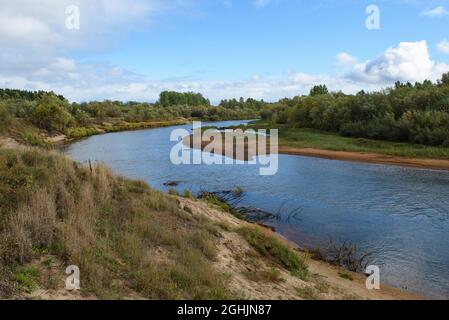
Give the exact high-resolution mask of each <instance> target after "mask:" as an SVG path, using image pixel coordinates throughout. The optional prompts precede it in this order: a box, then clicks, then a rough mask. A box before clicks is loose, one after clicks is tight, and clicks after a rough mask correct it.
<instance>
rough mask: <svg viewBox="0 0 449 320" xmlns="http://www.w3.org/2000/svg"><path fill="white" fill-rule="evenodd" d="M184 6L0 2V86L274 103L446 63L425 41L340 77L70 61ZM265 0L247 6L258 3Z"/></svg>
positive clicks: (79, 97)
mask: <svg viewBox="0 0 449 320" xmlns="http://www.w3.org/2000/svg"><path fill="white" fill-rule="evenodd" d="M186 1H187V0H173V1H166V0H163V1H162V0H58V1H55V0H41V1H39V2H38V1H34V0H15V1H9V0H0V7H1V8H2V10H1V12H0V48H1V50H0V87H9V88H22V89H28V90H53V91H56V92H59V93H61V94H63V95H65V96H66V97H67V98H69V99H70V100H71V101H86V100H94V99H97V100H103V99H117V100H135V101H154V100H156V99H157V97H158V95H159V93H160V91H163V90H176V91H200V92H203V93H204V94H205V95H206V96H207V97H208V98H210V99H211V100H212V101H214V102H218V101H219V100H220V99H223V98H234V97H240V96H242V97H245V98H248V97H253V98H258V99H265V100H267V101H275V100H277V99H280V98H284V97H287V96H294V95H299V94H305V93H308V92H309V90H310V88H311V87H312V86H314V85H317V84H326V85H327V86H328V87H329V89H330V90H333V91H338V90H343V91H344V92H347V93H355V92H357V91H360V90H362V89H363V90H366V91H371V90H377V89H380V88H384V87H386V86H388V85H391V84H392V83H393V82H394V81H396V80H402V81H422V80H424V79H432V80H434V79H437V78H439V77H440V76H441V74H442V73H443V72H445V71H448V70H449V67H448V66H447V65H446V64H443V63H438V62H436V61H433V60H432V59H431V58H430V55H429V52H428V47H427V43H426V42H425V41H421V42H410V43H407V42H404V43H400V44H399V45H398V46H396V47H391V48H389V49H387V50H386V51H385V53H384V54H382V55H381V56H380V57H377V58H375V59H372V60H369V61H366V62H364V63H361V62H359V60H358V59H357V58H356V57H354V56H352V55H351V54H349V53H346V52H343V53H340V54H338V55H337V62H338V64H339V65H340V66H343V67H344V68H345V71H346V73H345V74H344V75H343V76H334V75H330V74H305V73H301V72H291V73H288V74H278V75H271V76H260V75H254V76H252V77H251V76H248V78H247V79H242V80H239V81H219V80H214V81H212V80H207V79H189V78H185V79H179V78H178V79H168V80H158V79H150V78H147V77H145V76H144V75H140V74H135V73H132V72H129V71H127V70H125V69H123V68H120V66H115V65H110V64H108V63H106V62H104V63H89V62H85V61H82V60H79V59H76V58H74V57H72V56H71V52H72V50H73V49H76V50H77V51H78V52H79V51H81V52H82V51H83V50H87V51H88V52H91V50H97V49H98V48H97V47H102V46H111V45H114V42H115V41H120V36H121V33H122V32H127V31H133V30H134V29H136V28H140V27H142V26H145V27H146V26H150V25H151V23H152V22H153V21H152V19H156V18H157V16H158V15H159V14H161V13H163V12H166V11H167V10H171V9H173V8H175V7H176V6H182V5H185V3H186ZM251 1H253V0H251ZM273 1H275V0H273ZM277 1H279V0H277ZM226 2H227V0H226V1H225V2H223V3H226ZM269 2H271V1H266V0H265V1H263V0H261V1H256V2H253V3H254V4H255V5H259V6H263V5H267V4H269ZM229 3H231V2H230V0H229ZM69 4H75V5H79V7H80V10H81V29H80V30H79V31H76V32H74V31H71V30H67V29H66V28H65V18H66V15H65V8H66V6H67V5H69ZM446 44H447V41H446V42H444V41H443V42H441V43H440V45H439V46H438V47H439V48H440V50H443V51H444V48H446ZM261 71H263V70H261Z"/></svg>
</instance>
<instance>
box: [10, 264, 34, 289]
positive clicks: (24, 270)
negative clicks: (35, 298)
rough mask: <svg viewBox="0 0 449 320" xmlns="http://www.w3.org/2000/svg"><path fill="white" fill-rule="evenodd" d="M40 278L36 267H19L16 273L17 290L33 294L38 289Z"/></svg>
mask: <svg viewBox="0 0 449 320" xmlns="http://www.w3.org/2000/svg"><path fill="white" fill-rule="evenodd" d="M39 277H40V271H39V269H37V268H35V267H19V268H17V269H16V270H15V271H14V280H15V282H16V288H17V290H19V291H25V292H28V293H32V292H33V291H35V290H36V289H37V287H38V283H39Z"/></svg>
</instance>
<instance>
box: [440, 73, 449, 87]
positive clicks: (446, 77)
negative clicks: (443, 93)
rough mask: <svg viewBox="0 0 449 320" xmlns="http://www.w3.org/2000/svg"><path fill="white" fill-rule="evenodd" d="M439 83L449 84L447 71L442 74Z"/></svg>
mask: <svg viewBox="0 0 449 320" xmlns="http://www.w3.org/2000/svg"><path fill="white" fill-rule="evenodd" d="M441 84H442V85H443V86H449V72H447V73H445V74H443V76H442V78H441Z"/></svg>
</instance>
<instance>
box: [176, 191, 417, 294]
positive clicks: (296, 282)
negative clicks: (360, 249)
mask: <svg viewBox="0 0 449 320" xmlns="http://www.w3.org/2000/svg"><path fill="white" fill-rule="evenodd" d="M179 206H180V208H182V209H184V210H185V211H187V212H189V213H191V214H192V215H202V216H205V217H207V218H208V219H210V220H211V221H213V222H216V223H218V224H219V225H222V226H223V228H224V230H223V231H222V238H221V240H220V241H219V243H218V248H219V255H218V261H217V262H216V263H215V265H214V267H215V268H217V269H218V270H219V271H220V272H223V273H224V274H227V275H229V285H230V288H231V290H232V291H233V292H234V294H236V295H237V296H240V297H242V298H245V299H256V300H263V299H275V300H281V299H284V300H303V299H308V300H309V299H325V300H347V299H358V300H365V299H369V300H407V299H422V297H419V296H417V295H415V294H412V293H408V292H404V291H402V290H399V289H396V288H393V287H391V286H387V285H382V286H381V290H368V289H366V285H365V281H366V278H365V276H364V275H361V274H356V273H352V272H348V271H346V270H343V269H341V268H339V267H337V266H332V265H330V264H328V263H325V262H321V261H314V260H310V262H309V273H310V275H309V277H308V279H307V281H302V280H300V279H299V278H297V277H294V276H292V275H291V274H290V273H289V272H288V271H287V270H285V269H283V268H280V267H279V266H275V265H273V264H272V263H270V262H269V261H267V259H264V258H263V257H262V256H260V255H258V254H257V253H256V252H255V251H254V250H253V249H252V248H251V246H250V245H249V244H248V242H247V241H246V240H245V239H244V238H243V237H242V236H240V235H239V234H238V233H236V232H235V229H237V228H238V227H243V226H247V225H253V224H250V223H248V222H245V221H242V220H240V219H238V218H236V217H234V216H232V215H231V214H229V213H226V212H223V211H222V210H220V209H219V208H218V207H217V208H215V207H212V206H210V205H209V204H207V203H204V202H202V201H198V200H191V199H184V198H179ZM253 226H254V227H257V226H256V225H253ZM259 228H260V227H259ZM262 230H263V232H266V233H267V234H268V235H270V236H274V237H277V238H278V239H280V240H281V241H282V242H284V243H285V244H286V245H288V246H290V247H291V248H292V249H294V250H297V247H296V246H294V244H292V243H290V242H288V241H287V240H285V239H284V238H282V237H281V236H279V235H278V234H276V233H273V232H272V231H270V230H268V229H262ZM273 269H276V270H277V271H278V272H279V276H278V278H279V279H278V280H276V281H260V280H259V281H255V280H254V279H253V280H251V279H250V278H251V273H256V272H260V271H273ZM342 271H344V272H345V273H348V274H350V275H351V277H352V278H353V280H347V279H344V278H342V277H340V275H339V273H341V272H342Z"/></svg>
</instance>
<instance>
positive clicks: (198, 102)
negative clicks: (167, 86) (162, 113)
mask: <svg viewBox="0 0 449 320" xmlns="http://www.w3.org/2000/svg"><path fill="white" fill-rule="evenodd" d="M159 104H160V105H161V106H163V107H171V106H180V105H186V106H191V107H197V106H210V101H209V100H208V99H206V98H204V97H203V95H202V94H201V93H195V92H175V91H164V92H161V94H160V96H159Z"/></svg>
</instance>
